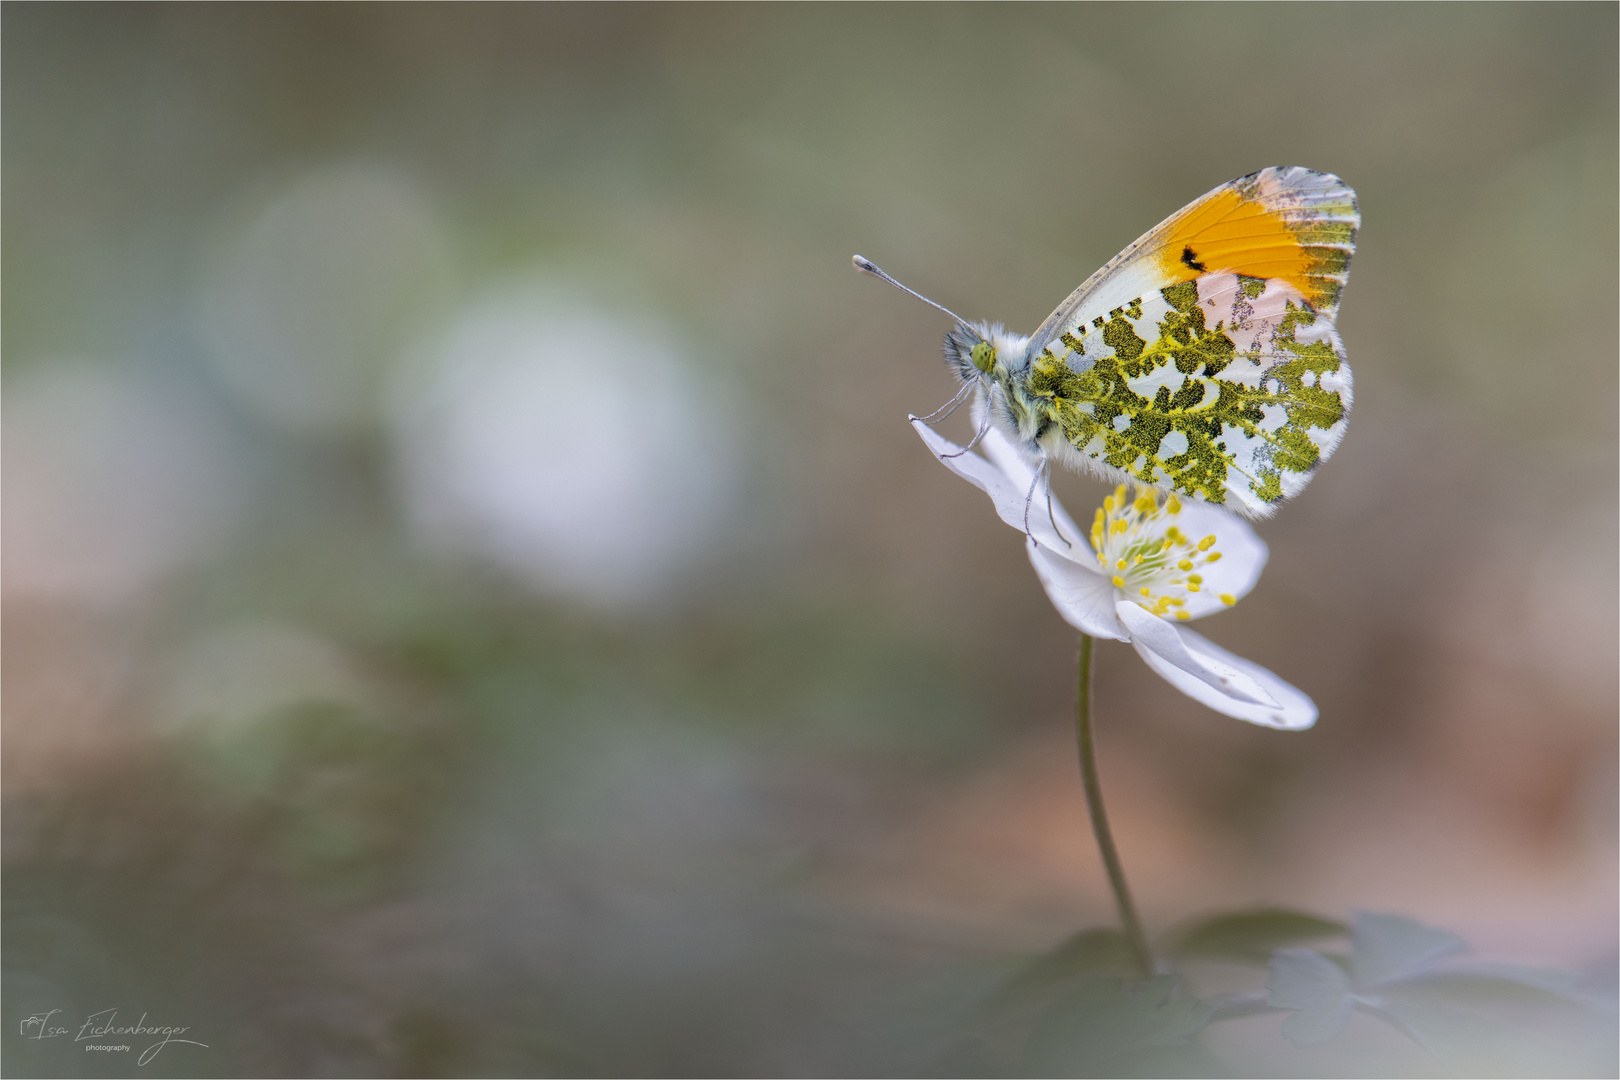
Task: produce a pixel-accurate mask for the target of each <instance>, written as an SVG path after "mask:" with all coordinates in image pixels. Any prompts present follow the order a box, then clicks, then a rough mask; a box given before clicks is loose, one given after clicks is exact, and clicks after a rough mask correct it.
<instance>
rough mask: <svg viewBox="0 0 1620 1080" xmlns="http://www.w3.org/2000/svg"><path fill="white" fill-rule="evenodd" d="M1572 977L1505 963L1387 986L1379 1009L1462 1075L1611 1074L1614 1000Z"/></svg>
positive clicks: (1377, 1000) (1613, 1064)
mask: <svg viewBox="0 0 1620 1080" xmlns="http://www.w3.org/2000/svg"><path fill="white" fill-rule="evenodd" d="M1577 985H1578V981H1577V980H1576V979H1575V978H1574V977H1573V976H1569V975H1565V974H1563V973H1561V972H1556V971H1545V970H1540V969H1536V968H1520V967H1515V966H1511V965H1506V964H1491V965H1484V964H1482V965H1476V966H1474V967H1473V968H1471V969H1464V970H1456V971H1446V972H1436V973H1431V974H1423V975H1419V976H1417V977H1415V978H1411V979H1403V980H1401V981H1400V982H1398V983H1395V984H1393V985H1386V986H1385V988H1384V989H1383V991H1382V993H1380V994H1379V995H1378V996H1377V997H1376V998H1374V999H1372V1000H1373V1002H1374V1004H1375V1006H1376V1011H1378V1012H1380V1013H1382V1014H1383V1015H1384V1016H1386V1017H1388V1018H1389V1019H1392V1020H1394V1021H1395V1022H1397V1023H1398V1024H1400V1026H1401V1027H1403V1028H1404V1029H1405V1030H1406V1032H1407V1033H1408V1034H1410V1035H1411V1036H1412V1037H1413V1038H1414V1039H1416V1040H1417V1041H1418V1042H1420V1043H1422V1044H1423V1046H1424V1047H1425V1048H1426V1049H1427V1050H1429V1052H1430V1053H1432V1054H1434V1056H1435V1057H1437V1058H1439V1059H1440V1060H1441V1061H1442V1062H1444V1063H1445V1065H1446V1066H1447V1067H1448V1068H1450V1069H1452V1070H1453V1071H1455V1072H1457V1073H1459V1074H1460V1075H1464V1076H1613V1075H1615V1073H1616V1060H1615V1035H1616V1018H1615V1010H1614V1005H1613V1003H1612V1002H1607V1003H1603V1002H1599V1001H1597V1000H1594V999H1592V998H1590V997H1588V996H1587V995H1584V994H1581V993H1579V992H1578V990H1577Z"/></svg>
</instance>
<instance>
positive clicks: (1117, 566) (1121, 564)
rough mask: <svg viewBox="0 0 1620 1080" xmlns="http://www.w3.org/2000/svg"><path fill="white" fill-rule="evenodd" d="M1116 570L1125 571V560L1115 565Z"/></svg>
mask: <svg viewBox="0 0 1620 1080" xmlns="http://www.w3.org/2000/svg"><path fill="white" fill-rule="evenodd" d="M1114 569H1115V570H1123V569H1125V560H1124V559H1121V560H1119V562H1117V563H1115V564H1114Z"/></svg>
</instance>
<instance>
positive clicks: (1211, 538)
mask: <svg viewBox="0 0 1620 1080" xmlns="http://www.w3.org/2000/svg"><path fill="white" fill-rule="evenodd" d="M1214 546H1215V534H1214V533H1210V534H1209V535H1208V536H1206V537H1204V538H1203V539H1202V540H1200V541H1198V550H1199V551H1208V550H1209V549H1210V548H1212V547H1214Z"/></svg>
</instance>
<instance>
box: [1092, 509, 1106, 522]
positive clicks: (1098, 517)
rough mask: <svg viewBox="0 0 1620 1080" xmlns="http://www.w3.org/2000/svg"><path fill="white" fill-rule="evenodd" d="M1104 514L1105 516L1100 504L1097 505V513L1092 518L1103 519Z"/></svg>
mask: <svg viewBox="0 0 1620 1080" xmlns="http://www.w3.org/2000/svg"><path fill="white" fill-rule="evenodd" d="M1106 516H1107V515H1106V514H1104V513H1103V509H1102V507H1100V506H1099V507H1097V515H1096V517H1095V518H1094V519H1093V520H1095V521H1101V520H1102V519H1103V518H1104V517H1106Z"/></svg>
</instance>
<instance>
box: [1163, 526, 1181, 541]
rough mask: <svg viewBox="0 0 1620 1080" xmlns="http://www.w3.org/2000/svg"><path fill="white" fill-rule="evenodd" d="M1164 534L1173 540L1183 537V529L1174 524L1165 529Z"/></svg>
mask: <svg viewBox="0 0 1620 1080" xmlns="http://www.w3.org/2000/svg"><path fill="white" fill-rule="evenodd" d="M1164 535H1166V536H1168V537H1169V538H1170V539H1172V540H1179V539H1181V530H1180V529H1178V528H1176V527H1175V526H1174V525H1172V526H1170V527H1169V528H1168V529H1166V530H1164Z"/></svg>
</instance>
